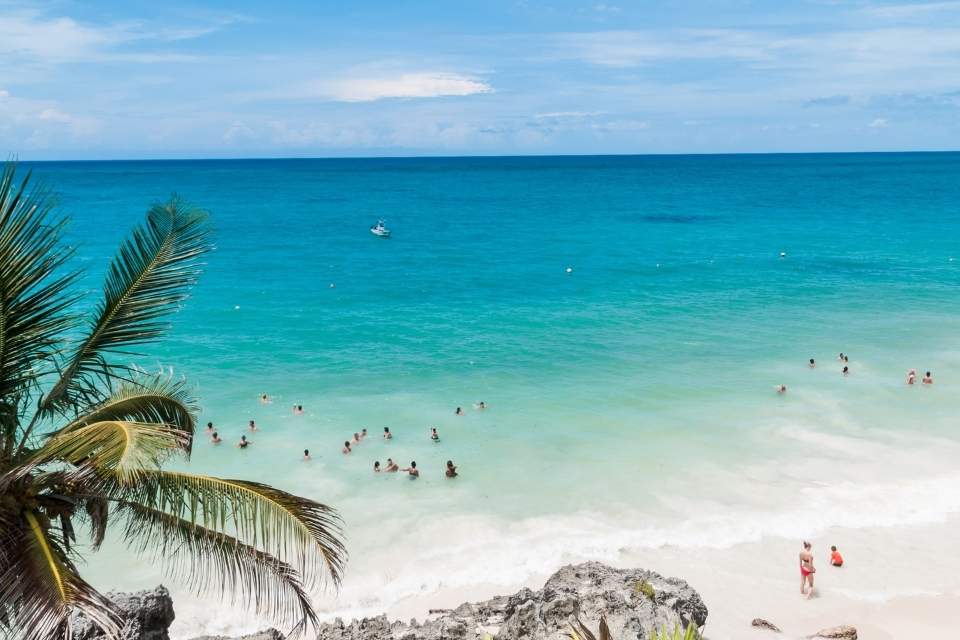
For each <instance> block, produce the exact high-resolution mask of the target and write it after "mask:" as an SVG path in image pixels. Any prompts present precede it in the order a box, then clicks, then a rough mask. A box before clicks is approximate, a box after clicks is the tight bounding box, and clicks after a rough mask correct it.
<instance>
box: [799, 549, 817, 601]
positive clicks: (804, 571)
mask: <svg viewBox="0 0 960 640" xmlns="http://www.w3.org/2000/svg"><path fill="white" fill-rule="evenodd" d="M812 548H813V545H811V544H810V543H809V542H806V541H804V543H803V551H801V552H800V595H805V596H807V599H808V600H809V599H810V597H811V596H813V574H814V573H816V572H817V570H816V568H815V567H814V566H813V552H812V551H811V549H812ZM807 586H809V587H810V590H809V591H808V590H807Z"/></svg>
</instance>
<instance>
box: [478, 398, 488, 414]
mask: <svg viewBox="0 0 960 640" xmlns="http://www.w3.org/2000/svg"><path fill="white" fill-rule="evenodd" d="M476 407H477V411H483V410H484V409H486V408H487V403H486V402H484V401H483V400H481V401H480V402H478V403H477V404H476Z"/></svg>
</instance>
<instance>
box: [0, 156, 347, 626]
mask: <svg viewBox="0 0 960 640" xmlns="http://www.w3.org/2000/svg"><path fill="white" fill-rule="evenodd" d="M29 179H30V176H29V174H27V176H26V177H25V178H24V179H23V180H20V181H19V182H18V181H17V176H16V171H15V167H14V166H13V165H12V164H9V163H8V164H7V166H6V167H5V168H4V170H3V171H2V176H0V635H3V632H6V634H7V635H12V637H17V638H23V639H24V640H52V639H53V638H61V637H65V636H67V635H68V634H69V624H70V622H69V620H70V616H71V614H72V613H75V612H79V613H82V614H83V615H85V616H87V617H88V618H90V619H91V620H92V621H93V622H94V623H95V624H97V625H98V626H100V627H101V628H102V629H103V630H104V632H105V633H106V635H107V636H108V637H116V636H117V635H118V634H119V633H120V632H121V629H120V625H121V624H122V623H121V621H120V620H119V619H118V618H117V616H116V614H115V613H114V612H113V611H112V609H111V604H110V602H109V600H107V599H106V598H105V597H104V596H103V595H101V594H100V593H98V592H97V590H96V589H94V588H93V587H92V586H91V585H90V584H89V583H87V582H86V581H85V580H84V579H83V578H82V577H81V575H80V573H79V571H78V569H77V564H78V560H80V559H81V558H80V549H78V548H77V547H78V545H76V544H75V542H76V534H75V528H76V527H78V526H80V525H83V526H85V527H86V528H87V529H88V530H89V540H90V543H91V544H90V545H89V547H90V548H91V549H93V550H96V549H98V548H99V546H100V545H101V543H102V542H103V540H104V536H105V535H106V533H107V530H108V528H109V529H111V530H114V529H115V530H117V532H118V533H119V535H120V537H121V538H122V539H123V540H124V541H125V542H126V543H127V544H128V545H129V546H130V547H132V548H133V549H134V550H135V551H137V552H139V553H143V554H146V555H148V556H149V557H151V558H153V559H155V560H156V561H159V562H162V564H163V565H164V566H165V567H166V568H167V569H168V570H169V571H170V572H171V573H172V574H173V575H174V577H179V578H183V579H185V581H186V583H187V585H188V586H190V587H192V588H193V589H195V590H196V592H197V593H198V595H199V594H206V593H211V592H217V593H223V594H225V595H229V596H230V597H231V598H232V601H234V602H239V603H241V604H243V605H245V606H248V607H252V608H253V609H254V610H256V611H257V612H259V613H262V614H264V615H266V616H270V617H273V618H276V619H279V620H280V621H282V622H283V623H285V624H290V625H292V626H293V629H294V631H301V630H303V629H304V628H306V626H307V625H308V624H309V625H313V626H316V623H317V618H316V614H315V613H314V610H313V608H312V606H311V602H310V598H309V596H308V591H309V590H310V589H311V588H313V587H315V586H318V585H319V584H321V583H325V582H332V583H333V584H334V585H339V582H340V576H341V573H342V569H343V565H344V562H345V559H346V552H345V549H344V546H343V543H342V531H341V527H340V519H339V516H338V515H337V513H336V512H335V511H334V510H332V509H331V508H329V507H327V506H325V505H323V504H319V503H317V502H314V501H313V500H308V499H306V498H301V497H298V496H294V495H291V494H289V493H285V492H283V491H280V490H278V489H274V488H272V487H269V486H266V485H263V484H259V483H256V482H248V481H244V480H225V479H220V478H214V477H210V476H205V475H198V474H194V473H186V472H180V471H170V470H165V469H164V468H162V466H161V465H162V463H164V462H165V461H167V460H169V459H170V458H171V457H173V456H183V457H189V455H190V448H191V443H192V441H193V432H194V426H195V414H196V406H195V404H194V400H193V399H192V398H191V397H190V394H189V391H188V389H187V387H186V386H185V384H184V382H183V381H181V380H174V379H172V378H169V377H164V376H162V375H160V376H152V375H146V374H144V373H143V372H142V371H141V370H140V369H138V368H137V367H135V366H133V365H127V364H119V363H118V362H116V359H117V357H118V356H119V357H124V358H128V357H129V356H130V355H131V354H132V353H133V351H134V350H135V349H136V348H137V346H138V345H143V344H144V343H148V342H151V341H154V340H156V339H158V338H160V337H161V336H163V335H164V333H165V331H166V325H165V323H164V322H163V318H164V316H165V315H167V314H169V313H171V312H173V311H175V310H176V309H177V308H178V307H179V306H180V305H181V304H182V303H183V301H184V300H185V299H186V297H187V294H188V290H189V289H190V287H191V286H192V285H193V284H194V283H195V282H196V280H197V277H198V276H199V273H200V259H201V258H202V256H203V255H204V254H205V253H206V252H207V251H208V250H209V249H210V243H209V230H208V226H207V223H206V214H205V213H204V212H202V211H200V210H198V209H195V208H192V207H190V206H188V205H187V204H185V203H184V202H183V201H181V200H180V199H178V198H177V197H175V196H174V197H173V198H172V199H170V200H169V201H168V202H166V203H163V204H157V205H155V206H153V207H152V208H151V209H150V210H149V212H148V213H147V216H146V221H145V224H143V225H142V226H140V227H138V228H137V229H135V230H134V231H133V233H132V235H131V236H130V237H129V238H128V239H127V240H126V241H124V242H123V243H122V245H121V246H120V250H119V252H118V253H117V255H116V257H115V258H114V259H113V262H112V263H111V265H110V268H109V271H108V272H107V275H106V282H105V285H104V288H103V297H102V298H101V299H100V300H99V302H98V304H97V305H96V307H95V309H93V311H92V312H91V311H89V310H87V311H86V312H85V313H83V314H81V313H80V312H79V311H78V310H77V303H78V302H79V301H80V297H81V296H80V294H79V293H78V287H77V286H76V285H77V278H78V272H76V271H70V270H65V267H66V266H67V263H68V261H69V259H70V257H71V253H72V250H70V249H68V248H66V247H64V246H63V244H62V241H61V239H62V238H61V236H62V231H63V227H64V221H63V220H53V219H52V215H51V214H52V210H53V200H52V197H51V194H50V192H49V191H48V190H46V189H43V188H33V189H28V183H29Z"/></svg>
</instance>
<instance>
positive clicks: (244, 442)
mask: <svg viewBox="0 0 960 640" xmlns="http://www.w3.org/2000/svg"><path fill="white" fill-rule="evenodd" d="M251 444H253V443H252V442H250V441H249V440H247V436H240V442H238V443H237V446H238V447H240V448H241V449H246V448H247V446H248V445H251Z"/></svg>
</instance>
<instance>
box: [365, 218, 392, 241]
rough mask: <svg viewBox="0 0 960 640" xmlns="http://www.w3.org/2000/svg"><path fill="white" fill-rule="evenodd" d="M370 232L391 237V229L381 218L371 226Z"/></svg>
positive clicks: (382, 236)
mask: <svg viewBox="0 0 960 640" xmlns="http://www.w3.org/2000/svg"><path fill="white" fill-rule="evenodd" d="M370 233H372V234H373V235H375V236H378V237H380V238H389V237H390V229H387V228H386V227H385V226H383V220H379V221H378V222H377V224H375V225H373V226H372V227H370Z"/></svg>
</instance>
